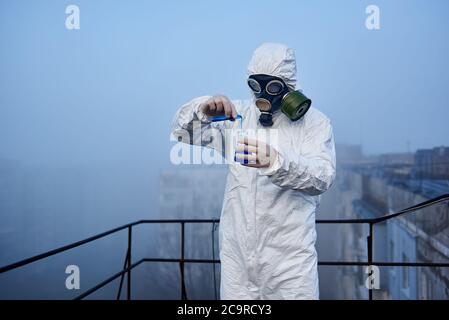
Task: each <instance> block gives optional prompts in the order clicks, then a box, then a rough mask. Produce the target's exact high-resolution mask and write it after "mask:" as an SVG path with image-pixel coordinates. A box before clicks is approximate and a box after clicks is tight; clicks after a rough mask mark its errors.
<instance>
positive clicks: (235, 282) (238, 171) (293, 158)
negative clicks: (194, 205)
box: [172, 43, 336, 299]
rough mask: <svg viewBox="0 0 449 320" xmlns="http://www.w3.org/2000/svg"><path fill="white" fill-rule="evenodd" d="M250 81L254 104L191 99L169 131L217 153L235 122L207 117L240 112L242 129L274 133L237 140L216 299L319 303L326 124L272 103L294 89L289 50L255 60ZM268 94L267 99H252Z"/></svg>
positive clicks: (265, 48) (331, 165) (329, 142)
mask: <svg viewBox="0 0 449 320" xmlns="http://www.w3.org/2000/svg"><path fill="white" fill-rule="evenodd" d="M248 76H249V79H248V84H249V86H250V88H251V90H252V93H253V99H250V100H232V101H230V100H229V99H228V98H227V97H225V96H222V95H220V96H204V97H199V98H195V99H193V100H192V101H190V102H188V103H187V104H185V105H183V106H182V107H181V108H180V109H179V110H178V112H177V113H176V115H175V117H174V119H173V124H172V134H173V135H174V136H175V137H177V138H178V139H179V140H180V141H183V142H186V143H190V144H195V145H203V146H206V147H210V148H214V149H216V150H219V151H221V152H223V144H222V142H221V141H220V140H221V139H220V138H224V139H226V136H227V135H226V134H225V132H226V131H228V130H226V129H230V128H237V127H238V125H239V124H238V121H223V122H211V116H214V115H224V114H225V115H227V116H229V117H230V118H235V117H236V116H237V114H239V115H242V117H243V122H242V125H243V129H244V130H247V129H258V130H271V129H275V130H277V133H278V134H277V139H276V142H275V144H271V145H270V144H269V143H266V142H264V141H261V140H258V139H257V138H255V139H253V138H246V139H243V140H241V141H240V145H239V146H238V148H237V149H238V150H240V151H242V150H243V151H247V154H245V153H239V155H237V158H238V159H237V160H239V159H240V160H246V161H247V162H242V163H243V164H242V163H234V164H231V165H229V173H228V176H227V183H226V189H225V195H224V202H223V209H222V212H221V220H220V230H219V242H220V259H221V287H220V295H221V299H318V297H319V293H318V270H317V253H316V250H315V240H316V230H315V210H316V208H317V206H318V205H319V202H320V194H322V193H323V192H325V191H326V190H327V189H329V187H330V186H331V185H332V183H333V181H334V178H335V174H336V171H335V146H334V138H333V133H332V126H331V123H330V121H329V119H328V118H327V117H326V116H325V115H324V114H323V113H321V112H320V111H318V110H317V109H315V108H314V107H309V108H308V110H307V112H306V113H305V114H304V115H303V116H302V117H301V118H300V119H296V120H295V121H292V119H290V118H289V117H287V116H286V115H285V114H284V113H283V112H281V111H280V110H279V101H277V102H276V101H273V100H270V99H271V95H273V96H276V94H277V93H279V92H281V91H282V90H287V91H286V92H290V91H293V90H295V88H296V89H298V87H297V83H296V81H297V80H296V59H295V53H294V51H293V49H291V48H289V47H287V46H285V45H282V44H276V43H265V44H263V45H262V46H260V47H259V48H258V49H256V50H255V52H254V54H253V56H252V58H251V61H250V63H249V65H248ZM251 78H254V79H255V80H254V81H250V79H251ZM274 80H276V81H277V82H276V81H274ZM273 81H274V82H273ZM267 83H268V84H267ZM273 83H274V86H273ZM262 91H263V92H262ZM265 91H267V92H268V93H269V95H268V96H267V97H268V98H267V99H263V98H260V99H258V98H257V97H261V95H262V94H263V93H265V94H266V92H265ZM297 92H301V90H299V91H297ZM282 97H285V95H284V94H283V95H282ZM282 97H281V98H282ZM270 103H271V104H270ZM265 104H268V107H267V105H265ZM276 104H277V106H276ZM195 121H196V122H199V123H201V126H200V132H201V134H200V135H198V134H194V127H195V125H194V123H195ZM186 132H187V134H186ZM262 147H263V148H262ZM262 149H263V152H262V151H261V150H262ZM204 197H207V190H205V192H204Z"/></svg>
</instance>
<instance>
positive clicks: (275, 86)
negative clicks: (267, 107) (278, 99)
mask: <svg viewBox="0 0 449 320" xmlns="http://www.w3.org/2000/svg"><path fill="white" fill-rule="evenodd" d="M265 90H266V91H267V93H268V94H271V95H272V96H277V95H278V94H280V93H281V92H282V91H283V90H284V84H283V83H282V82H281V81H279V80H272V81H270V82H268V84H267V87H266V88H265Z"/></svg>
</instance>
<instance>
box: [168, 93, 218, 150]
mask: <svg viewBox="0 0 449 320" xmlns="http://www.w3.org/2000/svg"><path fill="white" fill-rule="evenodd" d="M209 98H210V96H203V97H199V98H195V99H193V100H191V101H190V102H188V103H186V104H184V105H183V106H181V108H180V109H179V110H178V111H177V112H176V114H175V116H174V117H173V121H172V126H171V128H172V130H171V134H172V136H173V137H174V138H175V139H176V140H178V141H181V142H184V143H188V144H192V145H197V146H204V147H209V148H213V149H215V150H217V151H219V152H221V153H223V150H224V145H223V144H224V124H223V122H211V121H210V120H209V119H208V117H207V115H206V114H204V113H203V112H202V111H201V110H200V105H201V104H202V103H203V102H205V101H206V100H207V99H209Z"/></svg>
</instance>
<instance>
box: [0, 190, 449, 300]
mask: <svg viewBox="0 0 449 320" xmlns="http://www.w3.org/2000/svg"><path fill="white" fill-rule="evenodd" d="M446 200H449V194H444V195H441V196H439V197H436V198H433V199H430V200H427V201H424V202H421V203H418V204H416V205H413V206H411V207H409V208H406V209H402V210H400V211H398V212H395V213H391V214H387V215H385V216H382V217H377V218H368V219H335V220H319V219H318V220H316V223H318V224H319V223H323V224H331V223H335V224H341V223H348V224H353V223H362V224H368V225H369V235H368V237H367V245H368V260H367V261H318V265H325V266H371V265H378V266H410V267H419V266H431V267H449V263H418V262H378V261H373V227H374V225H375V224H377V223H379V222H383V221H387V220H389V219H392V218H395V217H397V216H400V215H404V214H407V213H410V212H414V211H416V210H419V209H422V208H425V207H429V206H432V205H434V204H437V203H440V202H443V201H446ZM219 222H220V219H144V220H137V221H135V222H132V223H128V224H125V225H122V226H120V227H117V228H113V229H110V230H108V231H105V232H102V233H99V234H96V235H94V236H91V237H89V238H86V239H84V240H80V241H77V242H74V243H71V244H68V245H65V246H62V247H59V248H56V249H54V250H50V251H47V252H44V253H41V254H38V255H35V256H32V257H30V258H27V259H23V260H20V261H17V262H14V263H11V264H9V265H6V266H3V267H0V274H2V273H5V272H7V271H10V270H13V269H17V268H20V267H22V266H25V265H28V264H30V263H33V262H36V261H39V260H42V259H45V258H47V257H50V256H54V255H56V254H58V253H61V252H65V251H68V250H70V249H73V248H76V247H79V246H82V245H84V244H86V243H90V242H92V241H95V240H98V239H100V238H104V237H106V236H108V235H111V234H114V233H117V232H119V231H122V230H125V229H128V249H127V252H126V258H125V262H124V266H123V270H122V271H120V272H117V273H116V274H114V275H113V276H111V277H109V278H108V279H106V280H104V281H102V282H100V283H99V284H97V285H96V286H95V287H93V288H91V289H89V290H87V291H86V292H84V293H83V294H81V295H79V296H78V297H76V298H75V299H82V298H85V297H87V296H88V295H90V294H91V293H93V292H95V291H97V290H99V289H100V288H102V287H104V286H105V285H106V284H108V283H110V282H112V281H113V280H115V279H117V278H118V277H120V276H121V279H120V286H119V290H118V294H117V299H120V295H121V290H122V284H123V279H124V276H125V275H127V276H128V279H127V283H128V286H127V298H128V300H129V299H131V270H132V269H133V268H135V267H137V266H138V265H140V264H141V263H143V262H179V264H180V271H181V297H182V299H187V293H186V288H185V280H184V264H185V263H213V264H215V263H220V260H215V258H214V259H212V260H211V259H186V258H185V257H184V238H185V235H184V230H185V224H186V223H212V224H213V230H214V225H215V224H216V223H219ZM156 223H157V224H169V223H179V224H180V225H181V239H182V240H181V257H180V258H177V259H166V258H143V259H141V260H139V261H138V262H135V263H132V258H131V251H132V250H131V248H132V229H133V227H134V226H137V225H140V224H156ZM212 236H213V234H212ZM213 250H215V249H214V248H213ZM214 268H215V267H214ZM214 272H215V271H214ZM372 293H373V292H372V289H369V300H372Z"/></svg>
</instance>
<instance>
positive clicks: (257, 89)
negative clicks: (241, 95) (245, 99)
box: [248, 78, 261, 93]
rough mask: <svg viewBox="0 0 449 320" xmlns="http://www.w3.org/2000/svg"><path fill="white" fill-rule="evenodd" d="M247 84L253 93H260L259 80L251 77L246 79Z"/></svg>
mask: <svg viewBox="0 0 449 320" xmlns="http://www.w3.org/2000/svg"><path fill="white" fill-rule="evenodd" d="M248 86H249V87H250V89H251V90H253V91H254V93H260V91H261V88H260V84H259V82H257V81H256V80H254V79H252V78H249V79H248Z"/></svg>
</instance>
